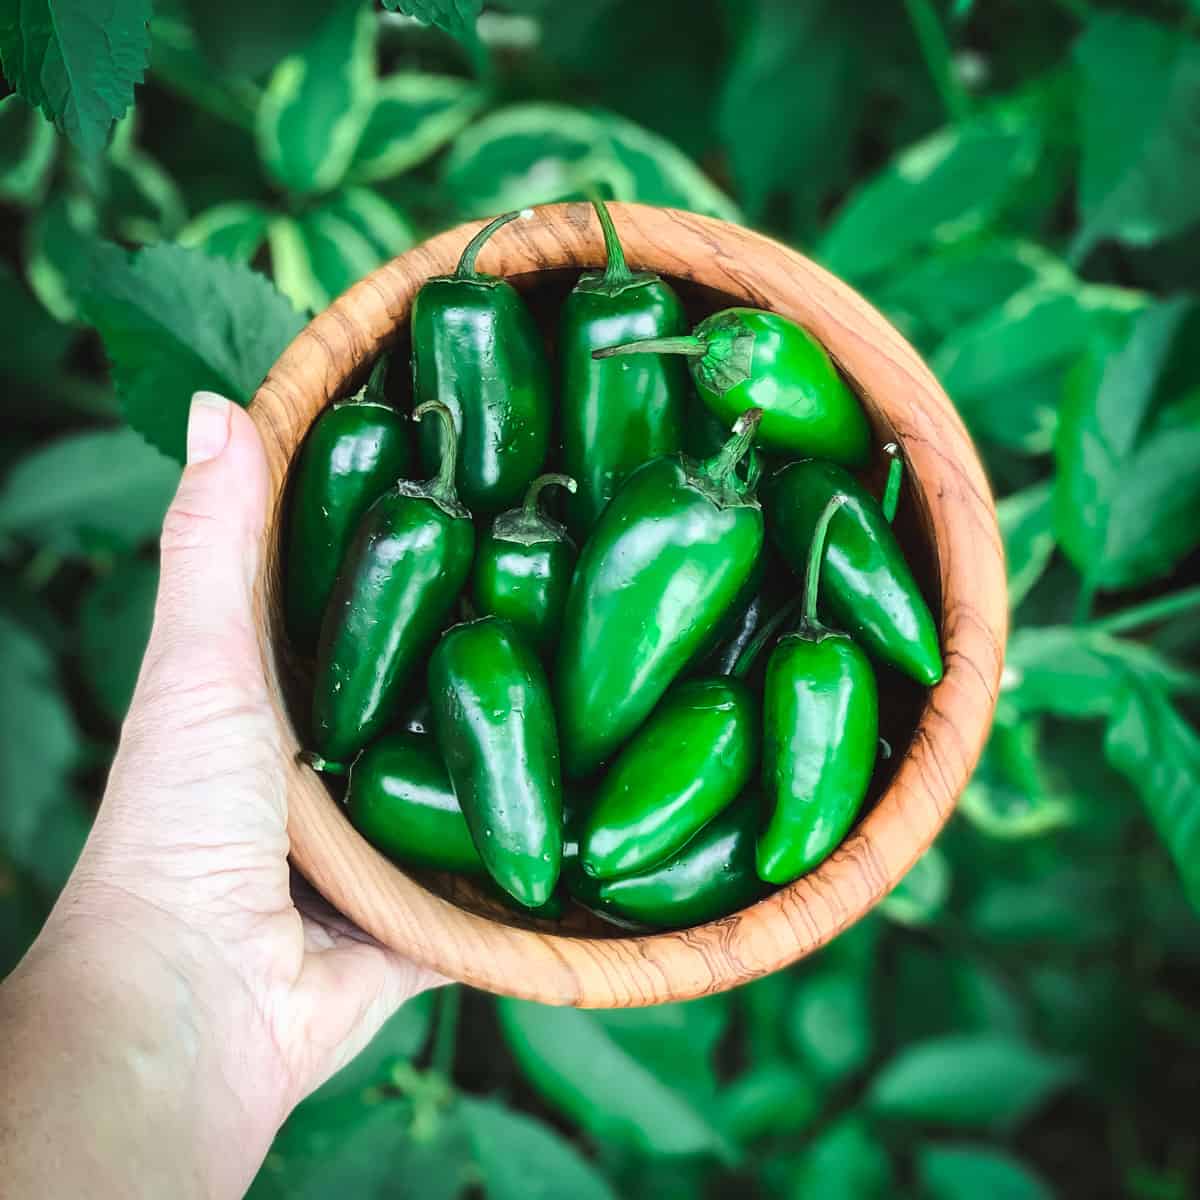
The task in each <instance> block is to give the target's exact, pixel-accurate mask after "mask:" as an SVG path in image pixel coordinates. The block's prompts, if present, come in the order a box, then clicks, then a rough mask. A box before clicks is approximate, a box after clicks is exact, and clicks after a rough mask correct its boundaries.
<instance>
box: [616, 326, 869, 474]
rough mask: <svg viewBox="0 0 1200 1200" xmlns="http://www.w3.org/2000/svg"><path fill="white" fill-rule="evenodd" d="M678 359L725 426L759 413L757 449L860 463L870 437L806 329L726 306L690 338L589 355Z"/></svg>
mask: <svg viewBox="0 0 1200 1200" xmlns="http://www.w3.org/2000/svg"><path fill="white" fill-rule="evenodd" d="M651 353H653V354H683V355H686V356H687V357H688V360H689V362H690V364H691V369H692V379H693V380H694V381H695V384H696V390H697V392H699V394H700V398H701V399H702V400H703V401H704V403H705V404H706V405H708V407H709V408H710V409H712V411H713V412H714V413H716V415H717V416H718V417H719V418H720V419H721V420H722V421H724V422H725V423H726V424H728V423H729V422H730V421H732V420H733V419H734V418H735V417H736V416H737V414H738V413H740V412H743V411H745V409H747V408H749V407H750V406H752V405H753V406H754V407H755V408H761V409H762V410H763V419H762V425H761V426H760V428H759V433H758V444H759V445H760V446H762V447H763V449H765V450H773V451H776V452H778V453H783V454H817V455H820V456H821V457H823V458H831V459H833V460H835V461H836V462H840V463H845V464H846V465H847V466H852V467H856V466H861V465H862V464H864V463H865V462H866V460H867V454H868V452H869V450H870V444H871V432H870V428H869V427H868V425H867V417H866V414H865V413H864V412H863V409H862V405H861V404H860V403H859V402H858V397H856V396H855V395H854V393H853V392H852V391H851V390H850V388H849V387H848V386H847V385H846V381H845V380H844V379H843V378H842V377H841V375H840V374H839V373H838V369H837V367H835V366H834V365H833V362H832V361H831V360H830V358H829V355H828V354H827V353H826V352H825V348H824V347H823V346H822V345H821V343H820V342H818V341H817V339H816V338H814V337H813V336H812V334H811V333H809V332H808V330H807V329H805V328H803V327H802V326H800V325H797V324H796V322H795V321H792V320H789V319H788V318H787V317H785V316H782V315H780V314H779V313H773V312H767V311H765V310H764V309H760V308H726V309H722V310H721V311H720V312H717V313H713V314H712V316H710V317H705V319H704V320H703V321H701V322H700V324H699V325H697V326H696V328H695V331H694V332H693V333H692V334H691V335H690V336H685V337H674V338H652V339H647V340H644V341H638V342H629V343H626V344H625V345H612V346H609V347H607V348H606V349H603V350H598V351H596V355H597V357H599V358H607V357H609V356H611V355H621V354H651Z"/></svg>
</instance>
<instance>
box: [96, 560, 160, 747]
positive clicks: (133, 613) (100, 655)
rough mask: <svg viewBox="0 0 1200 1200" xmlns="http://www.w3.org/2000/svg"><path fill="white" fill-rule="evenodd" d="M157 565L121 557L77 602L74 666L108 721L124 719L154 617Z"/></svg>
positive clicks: (119, 721)
mask: <svg viewBox="0 0 1200 1200" xmlns="http://www.w3.org/2000/svg"><path fill="white" fill-rule="evenodd" d="M157 592H158V567H157V565H156V564H155V563H152V562H145V561H143V560H141V559H137V558H126V559H122V560H121V561H120V562H118V563H117V565H116V566H115V567H114V568H113V569H112V570H111V571H110V572H109V573H108V574H107V575H101V576H99V577H98V578H97V579H95V580H94V581H93V582H92V584H91V586H90V587H89V588H88V589H87V591H86V592H84V594H83V600H82V602H81V603H80V606H79V626H78V629H79V665H80V667H81V668H82V670H83V677H84V680H85V681H86V682H87V685H88V687H89V688H90V689H91V692H92V695H93V696H94V697H95V699H96V703H97V704H99V705H100V707H101V708H102V709H103V710H104V714H105V716H107V717H108V719H109V720H110V721H112V723H113V724H114V725H120V723H121V722H122V721H123V720H124V719H125V710H126V709H127V708H128V707H129V701H130V700H131V699H132V698H133V686H134V684H135V683H137V677H138V671H139V670H140V669H141V665H142V655H143V654H145V652H146V642H147V640H148V639H149V637H150V625H151V623H152V622H153V620H154V598H155V596H156V594H157Z"/></svg>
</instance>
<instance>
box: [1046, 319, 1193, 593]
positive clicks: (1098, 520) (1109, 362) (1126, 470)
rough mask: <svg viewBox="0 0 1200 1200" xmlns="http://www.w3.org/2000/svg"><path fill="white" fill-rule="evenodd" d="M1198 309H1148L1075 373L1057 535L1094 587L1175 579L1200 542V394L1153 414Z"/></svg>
mask: <svg viewBox="0 0 1200 1200" xmlns="http://www.w3.org/2000/svg"><path fill="white" fill-rule="evenodd" d="M1190 310H1191V304H1190V302H1189V301H1186V300H1170V301H1165V302H1162V303H1160V304H1157V305H1155V306H1154V307H1153V308H1151V309H1149V310H1147V311H1146V312H1145V313H1144V314H1143V315H1142V316H1141V317H1140V318H1139V319H1138V320H1137V322H1136V324H1135V325H1134V327H1133V329H1132V331H1131V332H1130V334H1129V336H1128V338H1127V340H1126V341H1125V343H1124V345H1123V346H1120V348H1115V347H1114V346H1113V345H1112V343H1111V341H1110V340H1109V339H1104V340H1102V341H1100V342H1098V343H1097V344H1096V345H1095V346H1094V347H1093V350H1092V353H1091V354H1090V355H1089V356H1088V358H1087V359H1086V361H1085V362H1084V363H1083V364H1082V365H1081V366H1080V368H1079V370H1078V371H1077V372H1076V373H1075V374H1074V375H1073V376H1072V379H1071V386H1070V387H1069V388H1068V391H1067V397H1066V401H1065V403H1064V405H1063V409H1062V417H1061V421H1060V426H1059V431H1058V437H1057V438H1056V440H1055V448H1054V449H1055V460H1056V462H1057V464H1058V477H1057V480H1056V484H1055V491H1054V522H1055V531H1056V532H1057V534H1058V538H1059V541H1060V543H1061V544H1062V547H1063V550H1064V551H1065V552H1066V554H1067V556H1068V557H1069V558H1070V559H1071V561H1072V562H1073V563H1074V564H1075V566H1076V567H1077V568H1078V569H1079V570H1080V571H1081V572H1082V574H1083V576H1084V578H1085V579H1086V580H1087V581H1088V582H1089V584H1090V585H1091V586H1093V587H1099V588H1122V587H1129V586H1131V585H1133V584H1135V583H1138V584H1140V583H1145V582H1147V581H1148V580H1152V579H1157V578H1161V577H1162V576H1164V575H1167V574H1169V573H1170V572H1171V571H1172V570H1173V569H1174V567H1175V565H1176V563H1178V562H1179V560H1180V559H1182V558H1183V557H1184V556H1185V555H1186V554H1187V553H1189V551H1191V550H1192V549H1193V548H1194V547H1195V546H1196V545H1197V544H1198V543H1200V524H1198V523H1197V522H1196V520H1195V514H1196V509H1197V506H1198V505H1200V471H1197V470H1196V463H1197V462H1198V461H1200V392H1197V393H1195V394H1194V395H1193V396H1191V397H1188V398H1185V399H1184V400H1182V401H1180V402H1178V403H1176V404H1174V405H1171V406H1168V407H1167V408H1163V409H1160V410H1159V411H1158V413H1157V414H1155V413H1154V408H1153V405H1154V400H1155V398H1156V397H1155V390H1156V389H1155V384H1156V382H1157V380H1158V379H1159V377H1160V375H1161V373H1162V371H1163V367H1164V364H1165V363H1166V362H1167V359H1168V357H1169V355H1170V351H1171V344H1172V341H1173V339H1174V338H1175V336H1176V333H1177V330H1178V329H1179V327H1180V325H1181V323H1182V322H1183V321H1184V319H1185V318H1186V317H1187V315H1188V313H1189V311H1190Z"/></svg>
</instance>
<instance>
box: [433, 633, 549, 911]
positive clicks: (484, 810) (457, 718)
mask: <svg viewBox="0 0 1200 1200" xmlns="http://www.w3.org/2000/svg"><path fill="white" fill-rule="evenodd" d="M429 698H430V702H431V704H432V706H433V724H434V731H435V733H436V735H437V741H438V745H439V746H440V747H441V751H442V757H443V759H444V760H445V763H446V769H447V771H448V772H449V773H450V780H451V782H452V783H453V785H454V793H455V795H456V796H457V797H458V801H459V803H460V804H461V805H462V810H463V814H464V815H465V816H466V818H467V826H468V828H469V829H470V830H471V837H472V839H473V840H474V842H475V848H476V849H477V850H478V851H479V856H480V858H482V859H483V862H484V866H486V867H487V869H488V873H489V874H490V875H491V876H492V878H493V879H494V880H495V881H496V882H497V883H498V884H499V885H500V886H501V887H502V888H503V889H504V890H505V891H506V892H508V894H509V895H510V896H512V897H513V899H514V900H517V901H519V902H520V903H521V904H523V905H525V907H526V908H536V907H538V906H539V905H542V904H545V903H546V901H547V900H549V898H550V894H551V893H552V892H553V891H554V885H555V883H556V882H557V881H558V874H559V868H560V865H561V861H562V841H563V835H562V780H561V774H560V769H559V759H558V738H557V735H556V732H555V728H554V708H553V705H552V703H551V700H550V688H549V685H548V683H547V682H546V673H545V671H544V670H543V669H542V664H541V663H540V662H539V661H538V657H537V655H536V654H535V653H534V651H533V650H532V649H531V648H530V647H529V645H528V644H527V643H526V642H525V641H524V640H523V639H522V638H521V636H520V635H519V634H518V633H517V631H516V630H515V629H514V628H513V627H512V626H511V625H510V624H509V623H508V622H507V621H502V620H500V619H499V618H497V617H481V618H480V619H479V620H476V621H469V622H467V623H466V624H463V625H456V626H454V628H453V629H450V630H449V631H447V633H446V634H445V635H444V636H443V637H442V640H441V641H440V642H439V643H438V645H437V648H436V649H435V650H434V652H433V655H432V657H431V658H430V660H429Z"/></svg>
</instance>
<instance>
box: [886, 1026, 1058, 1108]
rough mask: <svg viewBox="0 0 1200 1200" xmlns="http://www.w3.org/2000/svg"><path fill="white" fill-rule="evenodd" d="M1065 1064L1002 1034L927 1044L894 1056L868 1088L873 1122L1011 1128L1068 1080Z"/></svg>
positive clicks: (954, 1037)
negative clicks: (875, 1118) (875, 1119)
mask: <svg viewBox="0 0 1200 1200" xmlns="http://www.w3.org/2000/svg"><path fill="white" fill-rule="evenodd" d="M1075 1074H1076V1072H1075V1068H1074V1067H1073V1066H1072V1065H1071V1064H1070V1063H1069V1062H1068V1061H1067V1060H1065V1059H1061V1058H1057V1057H1054V1056H1052V1055H1048V1054H1045V1053H1043V1052H1042V1051H1040V1050H1038V1049H1036V1048H1035V1047H1033V1046H1030V1045H1028V1044H1026V1043H1025V1042H1023V1041H1021V1040H1019V1039H1017V1038H1013V1037H1008V1036H1005V1035H1002V1034H992V1033H967V1034H950V1035H947V1036H945V1037H940V1038H931V1039H930V1040H928V1041H924V1042H918V1043H916V1044H915V1045H910V1046H907V1047H906V1048H904V1049H903V1050H901V1051H900V1052H899V1053H898V1054H897V1055H896V1057H895V1058H893V1059H892V1061H891V1062H890V1063H888V1064H887V1065H886V1066H885V1067H884V1068H883V1069H882V1070H881V1071H880V1072H879V1074H878V1075H876V1076H875V1078H874V1080H873V1081H872V1083H871V1087H870V1090H869V1093H868V1102H869V1104H870V1107H871V1110H872V1111H873V1112H874V1113H876V1114H877V1115H879V1116H881V1117H887V1118H890V1119H893V1120H898V1121H913V1122H918V1123H929V1124H936V1125H950V1126H956V1127H959V1128H963V1129H999V1130H1007V1129H1012V1128H1015V1127H1016V1126H1017V1125H1019V1124H1021V1122H1022V1121H1024V1120H1025V1119H1026V1118H1027V1117H1029V1116H1031V1115H1032V1114H1033V1113H1034V1112H1035V1111H1036V1110H1037V1109H1038V1108H1040V1107H1041V1106H1042V1105H1043V1104H1045V1103H1046V1101H1047V1100H1049V1099H1050V1097H1051V1096H1053V1095H1054V1094H1055V1092H1058V1091H1061V1090H1062V1089H1063V1088H1064V1087H1066V1086H1067V1085H1068V1084H1070V1083H1071V1082H1072V1081H1073V1079H1074V1078H1075Z"/></svg>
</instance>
